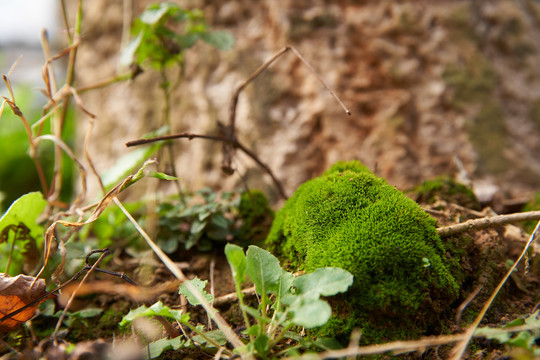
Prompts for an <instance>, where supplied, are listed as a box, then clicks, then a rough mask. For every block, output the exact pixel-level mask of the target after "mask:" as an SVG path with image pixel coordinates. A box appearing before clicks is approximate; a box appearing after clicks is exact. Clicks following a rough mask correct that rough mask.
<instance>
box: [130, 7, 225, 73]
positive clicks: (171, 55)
mask: <svg viewBox="0 0 540 360" xmlns="http://www.w3.org/2000/svg"><path fill="white" fill-rule="evenodd" d="M179 25H183V31H178V29H177V28H178V26H179ZM131 33H132V34H133V35H134V36H135V39H134V40H132V42H131V43H130V44H129V45H128V46H127V48H126V49H125V50H124V52H123V53H122V55H121V59H120V62H121V63H122V65H130V64H131V62H132V61H134V62H135V63H136V64H138V65H139V66H146V65H148V66H150V67H152V68H154V69H157V70H161V69H163V68H165V67H169V66H173V65H180V66H182V65H183V63H184V50H186V49H188V48H190V47H192V46H193V45H195V43H196V42H197V40H199V39H201V40H203V41H205V42H207V43H208V44H210V45H212V46H214V47H216V48H218V49H220V50H228V49H230V48H231V47H232V46H233V45H234V37H233V36H232V34H230V33H228V32H225V31H209V27H208V25H207V24H206V22H205V19H204V15H203V13H202V11H201V10H199V9H193V10H190V9H183V8H180V7H179V6H178V5H176V4H174V3H170V2H164V3H159V4H152V5H150V6H148V7H147V8H146V9H145V10H144V12H143V13H142V14H141V15H140V16H139V17H138V18H137V19H135V21H134V22H133V26H132V28H131Z"/></svg>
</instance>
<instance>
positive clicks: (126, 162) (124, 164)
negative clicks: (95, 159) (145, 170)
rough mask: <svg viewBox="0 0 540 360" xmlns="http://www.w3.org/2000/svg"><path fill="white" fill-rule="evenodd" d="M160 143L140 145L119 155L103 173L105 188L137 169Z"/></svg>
mask: <svg viewBox="0 0 540 360" xmlns="http://www.w3.org/2000/svg"><path fill="white" fill-rule="evenodd" d="M161 146H162V143H156V144H154V145H152V146H141V147H139V148H137V149H135V150H133V151H131V152H129V153H127V154H125V155H124V156H122V157H120V158H119V159H118V160H117V161H116V163H115V164H114V165H113V166H112V167H111V168H110V169H109V170H107V171H106V172H105V174H103V177H102V180H103V185H104V186H105V188H107V189H108V188H111V187H112V186H114V185H116V184H118V183H119V182H120V181H122V180H123V179H124V178H125V177H126V176H127V175H128V174H131V173H132V172H133V171H134V170H135V169H137V168H138V167H139V166H140V164H141V163H143V162H144V161H145V160H146V159H148V158H149V157H150V156H152V155H153V154H154V153H155V152H156V151H157V150H158V149H159V148H160V147H161Z"/></svg>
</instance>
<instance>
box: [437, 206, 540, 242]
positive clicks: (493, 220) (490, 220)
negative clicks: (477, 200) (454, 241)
mask: <svg viewBox="0 0 540 360" xmlns="http://www.w3.org/2000/svg"><path fill="white" fill-rule="evenodd" d="M529 220H540V211H528V212H522V213H516V214H508V215H496V216H488V217H484V218H481V219H473V220H468V221H465V222H464V223H461V224H455V225H450V226H445V227H440V228H438V229H437V233H438V234H439V236H442V237H446V236H452V235H455V234H459V233H462V232H466V231H469V230H480V229H487V228H490V227H495V226H500V225H506V224H512V223H516V222H521V221H529Z"/></svg>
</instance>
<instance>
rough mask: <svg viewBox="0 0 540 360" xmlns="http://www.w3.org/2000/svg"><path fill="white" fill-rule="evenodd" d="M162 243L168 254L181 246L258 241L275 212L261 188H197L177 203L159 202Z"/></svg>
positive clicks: (207, 247)
mask: <svg viewBox="0 0 540 360" xmlns="http://www.w3.org/2000/svg"><path fill="white" fill-rule="evenodd" d="M158 216H159V220H158V223H159V232H158V240H157V241H158V244H159V245H160V247H161V248H162V249H163V251H165V252H167V253H172V252H174V251H176V250H177V249H178V248H179V246H180V248H182V249H186V250H189V249H191V248H192V247H194V246H196V247H197V250H199V251H208V250H210V249H212V247H213V245H214V244H216V243H222V244H223V243H225V242H230V241H233V240H234V241H238V242H241V243H248V244H249V243H254V242H255V241H256V240H257V239H260V238H261V237H263V236H266V234H267V232H268V229H269V223H270V221H271V220H272V218H273V212H272V210H271V209H270V206H269V205H268V199H267V198H266V196H264V194H262V193H261V192H258V191H245V192H242V193H241V194H238V193H236V192H223V193H221V195H218V194H217V193H216V192H214V191H212V190H211V189H210V188H204V189H201V190H198V191H196V192H195V193H194V194H193V196H186V197H185V199H184V201H180V202H178V203H177V204H174V203H172V202H162V203H161V204H159V205H158Z"/></svg>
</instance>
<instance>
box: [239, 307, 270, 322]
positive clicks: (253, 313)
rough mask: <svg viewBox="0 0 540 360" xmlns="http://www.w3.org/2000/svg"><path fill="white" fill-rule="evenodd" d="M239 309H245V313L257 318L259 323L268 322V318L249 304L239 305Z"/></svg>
mask: <svg viewBox="0 0 540 360" xmlns="http://www.w3.org/2000/svg"><path fill="white" fill-rule="evenodd" d="M240 309H242V310H243V311H245V312H246V313H248V314H249V315H250V316H252V317H254V318H255V319H257V320H258V321H260V322H261V323H268V322H270V319H268V318H267V317H265V316H263V315H262V314H261V313H260V312H259V311H258V310H257V309H254V308H252V307H250V306H247V305H240Z"/></svg>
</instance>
